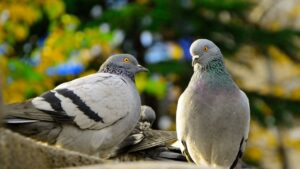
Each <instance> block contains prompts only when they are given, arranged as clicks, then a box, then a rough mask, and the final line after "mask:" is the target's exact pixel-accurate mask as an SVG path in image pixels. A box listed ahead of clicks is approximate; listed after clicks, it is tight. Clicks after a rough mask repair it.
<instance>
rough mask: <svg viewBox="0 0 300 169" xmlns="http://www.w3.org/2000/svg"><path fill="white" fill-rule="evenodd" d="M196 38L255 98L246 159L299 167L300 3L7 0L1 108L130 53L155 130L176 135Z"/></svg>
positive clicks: (1, 38)
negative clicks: (212, 46) (216, 50)
mask: <svg viewBox="0 0 300 169" xmlns="http://www.w3.org/2000/svg"><path fill="white" fill-rule="evenodd" d="M198 38H206V39H210V40H212V41H214V42H215V43H216V44H217V45H218V46H219V47H220V49H221V51H222V52H223V54H224V56H225V63H226V66H227V68H228V70H229V72H230V73H231V74H232V75H233V78H234V80H235V81H236V82H237V84H238V85H239V86H240V87H241V89H242V90H244V91H245V92H246V93H247V95H248V97H249V99H250V104H251V116H252V121H251V129H250V130H251V131H250V138H249V141H248V145H247V151H246V153H245V156H244V159H245V161H246V162H247V163H249V164H251V165H252V166H256V167H257V168H262V169H299V168H300V160H299V159H300V117H299V115H300V50H299V47H300V1H299V0H287V1H282V0H223V1H219V0H163V1H162V0H107V1H99V0H89V1H84V0H15V1H14V0H1V2H0V70H1V74H3V75H4V77H3V79H2V81H3V86H4V88H3V95H4V101H5V103H13V102H20V101H24V100H26V99H29V98H31V97H34V96H37V95H39V94H41V93H42V92H44V91H46V90H49V89H51V88H53V87H54V86H56V85H58V84H60V83H62V82H65V81H69V80H72V79H74V78H78V77H80V76H85V75H87V74H91V73H95V72H97V70H98V69H99V66H100V65H101V64H102V62H103V61H104V60H105V59H106V58H107V57H108V56H110V55H111V54H114V53H130V54H133V55H135V56H136V57H137V59H138V60H139V62H140V63H141V64H142V65H144V66H146V67H148V68H149V69H150V71H151V73H149V74H139V75H138V76H137V77H136V83H137V87H138V89H139V91H140V93H141V97H142V102H143V104H146V105H150V106H152V107H153V108H154V109H155V111H156V113H157V116H158V118H157V121H156V123H155V126H154V127H155V128H159V129H164V130H175V112H176V105H177V99H178V97H179V95H180V94H181V93H182V92H183V90H184V89H185V87H186V86H187V84H188V82H189V79H190V77H191V75H192V73H193V70H192V67H191V56H190V54H189V46H190V44H191V43H192V42H193V41H194V40H195V39H198Z"/></svg>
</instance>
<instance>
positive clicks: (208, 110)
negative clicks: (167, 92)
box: [176, 39, 250, 169]
mask: <svg viewBox="0 0 300 169" xmlns="http://www.w3.org/2000/svg"><path fill="white" fill-rule="evenodd" d="M190 53H191V55H192V57H193V60H192V66H193V67H194V74H193V76H192V78H191V80H190V82H189V85H188V87H187V88H186V89H185V91H184V92H183V93H182V95H181V96H180V98H179V100H178V105H177V114H176V130H177V137H178V140H179V142H180V143H181V150H182V152H183V153H184V154H185V155H186V157H187V158H188V159H189V161H193V162H195V163H196V164H197V165H198V166H205V167H211V168H225V169H233V168H235V166H236V165H237V163H238V161H239V159H240V158H241V157H242V154H243V151H244V149H245V146H246V142H247V138H248V132H249V123H250V108H249V101H248V98H247V96H246V94H245V93H244V92H243V91H241V90H240V89H239V87H238V86H237V85H236V84H235V82H234V81H233V80H232V78H231V76H230V74H229V73H228V71H227V70H226V68H225V65H224V61H223V56H222V53H221V51H220V49H219V48H218V47H217V46H216V45H215V44H214V43H213V42H211V41H209V40H207V39H199V40H196V41H195V42H193V44H192V45H191V47H190Z"/></svg>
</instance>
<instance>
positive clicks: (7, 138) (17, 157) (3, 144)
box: [0, 128, 103, 169]
mask: <svg viewBox="0 0 300 169" xmlns="http://www.w3.org/2000/svg"><path fill="white" fill-rule="evenodd" d="M100 163H103V160H100V159H98V158H95V157H91V156H87V155H83V154H80V153H77V152H72V151H68V150H64V149H60V148H56V147H52V146H47V145H44V144H42V143H37V142H35V141H33V140H31V139H29V138H25V137H23V136H21V135H19V134H16V133H13V132H11V131H9V130H5V129H1V128H0V168H1V169H10V168H12V169H18V168H22V169H26V168H30V169H42V168H43V169H46V168H62V167H71V166H82V165H91V164H100Z"/></svg>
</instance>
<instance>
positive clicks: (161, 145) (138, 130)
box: [111, 105, 186, 161]
mask: <svg viewBox="0 0 300 169" xmlns="http://www.w3.org/2000/svg"><path fill="white" fill-rule="evenodd" d="M141 109H142V110H141V115H140V120H139V122H138V123H137V125H136V127H135V129H134V130H133V131H132V132H131V134H130V135H129V136H128V137H127V138H126V139H125V140H124V141H123V142H122V143H121V144H119V146H118V149H116V151H115V152H114V154H113V155H112V157H111V158H112V159H117V160H120V161H137V160H159V161H162V160H173V161H186V159H185V157H184V156H183V155H182V154H181V152H180V149H178V148H177V147H174V146H172V143H174V142H175V141H176V140H177V137H176V132H174V131H162V130H153V129H152V128H151V126H152V124H153V122H154V121H155V118H156V115H155V111H154V110H153V109H152V108H151V107H149V106H146V105H143V106H142V107H141Z"/></svg>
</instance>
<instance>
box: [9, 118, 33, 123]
mask: <svg viewBox="0 0 300 169" xmlns="http://www.w3.org/2000/svg"><path fill="white" fill-rule="evenodd" d="M4 122H5V123H7V124H25V123H34V122H38V120H31V119H19V118H15V119H5V121H4Z"/></svg>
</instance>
